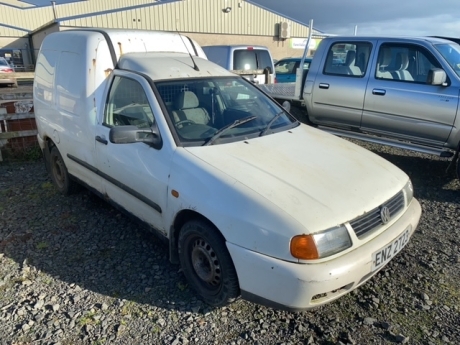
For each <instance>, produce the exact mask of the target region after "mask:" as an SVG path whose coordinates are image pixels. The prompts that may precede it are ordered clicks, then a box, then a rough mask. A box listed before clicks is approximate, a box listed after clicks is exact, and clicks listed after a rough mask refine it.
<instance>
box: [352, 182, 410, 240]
mask: <svg viewBox="0 0 460 345" xmlns="http://www.w3.org/2000/svg"><path fill="white" fill-rule="evenodd" d="M385 206H386V207H388V209H389V210H390V221H391V220H392V219H393V218H394V217H395V216H396V215H397V214H398V213H399V211H401V210H402V209H403V208H404V194H403V192H402V191H401V192H399V193H398V194H396V195H395V196H394V197H392V198H391V199H390V200H388V201H387V202H385V203H383V204H382V205H380V206H379V207H376V208H374V209H373V210H372V211H369V212H367V213H366V214H364V215H362V216H360V217H358V218H355V219H353V220H352V221H351V222H350V225H351V227H352V228H353V230H354V231H355V234H356V236H357V237H358V238H359V239H361V238H362V237H364V236H366V235H368V234H369V233H370V232H372V231H373V230H376V229H378V228H380V227H381V226H382V225H383V224H384V223H383V222H382V217H381V216H380V210H381V209H382V207H385Z"/></svg>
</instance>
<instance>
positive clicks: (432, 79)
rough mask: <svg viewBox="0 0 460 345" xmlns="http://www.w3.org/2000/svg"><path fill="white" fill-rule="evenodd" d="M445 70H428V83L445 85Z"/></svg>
mask: <svg viewBox="0 0 460 345" xmlns="http://www.w3.org/2000/svg"><path fill="white" fill-rule="evenodd" d="M446 80H447V75H446V72H445V71H444V70H443V69H441V68H433V69H430V70H429V71H428V78H427V83H428V84H430V85H442V86H447V83H446Z"/></svg>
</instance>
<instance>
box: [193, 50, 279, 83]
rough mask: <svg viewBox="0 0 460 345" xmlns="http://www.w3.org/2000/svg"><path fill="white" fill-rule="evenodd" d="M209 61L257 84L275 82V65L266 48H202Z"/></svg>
mask: <svg viewBox="0 0 460 345" xmlns="http://www.w3.org/2000/svg"><path fill="white" fill-rule="evenodd" d="M202 48H203V50H204V52H205V54H206V56H207V57H208V60H209V61H212V62H214V63H216V64H218V65H220V66H222V67H223V68H225V69H227V70H229V71H231V72H233V73H236V74H239V75H241V76H242V77H244V78H246V79H248V80H249V81H252V82H253V83H255V84H271V83H273V82H274V81H275V77H276V75H275V65H274V62H273V58H272V55H271V54H270V51H269V50H268V48H267V47H265V46H246V45H221V46H204V47H202Z"/></svg>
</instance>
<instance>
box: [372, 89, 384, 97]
mask: <svg viewBox="0 0 460 345" xmlns="http://www.w3.org/2000/svg"><path fill="white" fill-rule="evenodd" d="M386 93H387V92H386V91H385V90H382V89H374V90H372V94H374V95H377V96H385V94H386Z"/></svg>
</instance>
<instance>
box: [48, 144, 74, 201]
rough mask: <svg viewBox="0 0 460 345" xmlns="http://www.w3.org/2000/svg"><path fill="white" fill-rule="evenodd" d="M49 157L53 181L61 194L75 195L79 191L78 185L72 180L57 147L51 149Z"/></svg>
mask: <svg viewBox="0 0 460 345" xmlns="http://www.w3.org/2000/svg"><path fill="white" fill-rule="evenodd" d="M49 157H50V161H49V167H50V174H51V179H52V180H53V183H54V185H55V186H56V188H57V189H58V191H59V193H61V194H63V195H70V194H73V193H75V192H76V191H77V190H78V184H77V183H76V182H75V181H73V180H72V179H71V178H70V175H69V173H68V171H67V168H66V166H65V164H64V160H63V159H62V156H61V154H60V153H59V150H58V149H57V147H56V146H54V147H53V148H52V149H51V153H50V156H49Z"/></svg>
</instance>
